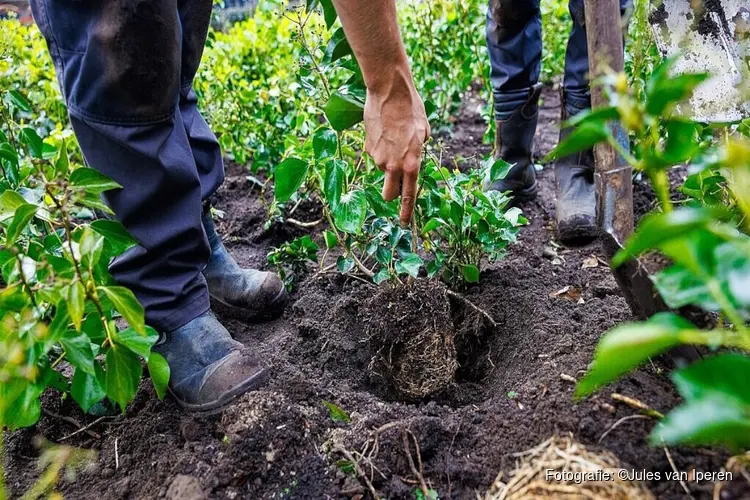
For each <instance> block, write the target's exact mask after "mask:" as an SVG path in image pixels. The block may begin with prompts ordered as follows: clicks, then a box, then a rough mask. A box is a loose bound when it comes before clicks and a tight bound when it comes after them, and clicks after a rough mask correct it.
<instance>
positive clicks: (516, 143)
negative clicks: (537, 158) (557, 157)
mask: <svg viewBox="0 0 750 500" xmlns="http://www.w3.org/2000/svg"><path fill="white" fill-rule="evenodd" d="M541 94H542V85H541V84H536V85H534V86H533V87H531V88H530V89H529V94H528V98H527V99H526V102H524V103H523V105H521V106H519V107H518V108H517V109H515V110H514V111H513V113H512V114H511V115H510V116H509V117H508V118H506V119H503V120H496V122H495V124H496V132H495V159H498V158H502V159H503V160H505V161H506V162H508V163H511V164H513V167H512V168H511V169H510V171H509V172H508V174H507V175H506V176H505V178H504V179H500V180H499V181H495V182H493V183H492V184H490V185H488V186H485V190H488V191H489V190H492V191H511V193H512V194H513V197H514V199H515V200H518V201H525V200H531V199H533V198H534V197H535V196H536V192H537V185H536V171H535V170H534V163H533V161H532V159H531V146H532V143H533V141H534V134H535V133H536V124H537V121H538V119H539V96H540V95H541Z"/></svg>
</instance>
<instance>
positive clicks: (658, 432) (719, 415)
mask: <svg viewBox="0 0 750 500" xmlns="http://www.w3.org/2000/svg"><path fill="white" fill-rule="evenodd" d="M672 380H673V381H674V383H675V385H676V386H677V390H678V391H679V392H680V394H681V395H682V397H683V398H684V400H685V403H684V404H682V405H681V406H679V407H678V408H676V409H675V410H674V411H672V412H671V413H670V414H669V415H667V417H666V418H665V419H664V420H663V421H662V422H661V423H659V424H658V425H657V426H656V428H654V431H653V432H652V434H651V441H652V443H653V444H655V445H662V444H663V443H665V444H667V445H673V444H693V445H716V444H723V445H726V446H728V447H730V448H732V449H734V450H740V449H743V448H745V449H746V448H748V447H750V392H748V390H747V381H748V380H750V359H749V358H748V357H747V356H744V355H741V354H725V355H721V356H714V357H710V358H707V359H704V360H702V361H700V362H698V363H695V364H692V365H690V366H688V367H686V368H683V369H681V370H679V371H677V372H675V373H674V375H673V376H672Z"/></svg>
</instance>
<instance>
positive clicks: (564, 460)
mask: <svg viewBox="0 0 750 500" xmlns="http://www.w3.org/2000/svg"><path fill="white" fill-rule="evenodd" d="M515 456H516V457H518V458H519V459H520V461H519V463H518V465H517V467H516V470H515V471H513V473H512V474H511V476H512V477H511V479H510V480H509V481H508V482H507V483H504V482H503V481H502V479H503V478H502V476H503V474H502V473H500V475H499V476H498V477H497V479H496V480H495V482H494V484H493V485H492V486H491V487H490V491H489V492H488V493H487V495H486V496H485V500H521V499H523V500H529V499H532V500H533V499H560V498H563V499H564V498H569V499H573V498H575V499H596V500H599V499H604V498H606V499H614V500H652V499H653V498H654V496H653V495H652V494H651V492H650V491H648V489H647V488H646V487H645V486H644V485H643V484H641V483H639V482H629V481H621V480H619V479H617V471H618V470H621V469H622V468H623V467H622V465H621V463H620V461H619V460H618V459H617V457H615V456H614V455H612V454H611V453H609V452H606V451H605V452H601V451H598V450H597V451H594V450H591V449H588V448H586V447H585V446H583V445H582V444H580V443H577V442H576V441H574V440H573V439H572V438H570V437H552V438H550V439H548V440H547V441H545V442H543V443H542V444H540V445H539V446H537V447H535V448H532V449H530V450H527V451H524V452H521V453H518V454H516V455H515ZM548 469H553V470H554V471H555V472H573V473H575V472H579V473H587V472H592V473H593V472H596V471H598V470H602V471H606V472H610V473H612V474H613V475H614V478H615V479H613V480H611V481H583V482H581V483H580V484H576V483H575V482H573V481H548V480H546V479H545V477H546V474H547V470H548Z"/></svg>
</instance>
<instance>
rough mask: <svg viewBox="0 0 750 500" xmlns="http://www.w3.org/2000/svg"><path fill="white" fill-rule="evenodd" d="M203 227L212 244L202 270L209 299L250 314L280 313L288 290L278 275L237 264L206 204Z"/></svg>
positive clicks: (248, 315) (258, 315)
mask: <svg viewBox="0 0 750 500" xmlns="http://www.w3.org/2000/svg"><path fill="white" fill-rule="evenodd" d="M203 228H204V229H205V231H206V235H207V236H208V242H209V245H210V246H211V258H210V259H209V261H208V265H207V266H206V268H205V269H204V270H203V276H204V277H205V278H206V283H207V284H208V292H209V294H210V296H211V299H212V300H216V301H219V302H221V303H222V304H224V305H227V306H230V307H232V308H235V309H238V310H241V311H242V312H243V314H244V315H245V316H246V317H249V318H253V317H263V318H265V317H274V316H277V315H279V314H280V313H281V312H282V311H283V310H284V306H285V305H286V303H287V293H286V289H285V288H284V283H283V282H282V281H281V279H279V277H278V275H276V273H269V272H264V271H258V270H255V269H243V268H242V267H240V266H239V264H237V261H235V260H234V258H233V257H232V256H231V255H230V254H229V252H228V251H227V249H226V248H225V247H224V244H223V243H222V242H221V238H220V237H219V235H218V234H217V233H216V229H215V228H214V221H213V219H212V218H211V211H210V209H208V208H207V209H205V210H204V211H203Z"/></svg>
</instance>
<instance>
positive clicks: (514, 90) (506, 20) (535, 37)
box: [487, 0, 630, 119]
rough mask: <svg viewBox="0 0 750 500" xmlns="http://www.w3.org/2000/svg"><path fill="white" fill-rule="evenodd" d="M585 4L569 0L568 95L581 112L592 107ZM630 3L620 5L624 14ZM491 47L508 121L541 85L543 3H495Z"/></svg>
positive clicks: (623, 0) (499, 107)
mask: <svg viewBox="0 0 750 500" xmlns="http://www.w3.org/2000/svg"><path fill="white" fill-rule="evenodd" d="M583 4H584V0H569V4H568V8H569V10H570V15H571V17H572V18H573V29H572V30H571V32H570V37H569V38H568V48H567V51H566V53H565V76H564V80H563V91H564V95H565V100H566V101H567V102H569V103H570V104H572V105H573V106H575V107H576V108H579V109H581V108H586V107H590V106H591V94H590V92H589V82H588V78H587V74H588V72H589V62H588V47H587V42H586V28H585V23H586V18H585V15H584V8H583ZM629 4H630V0H620V6H621V8H622V11H623V13H624V12H625V9H626V8H627V7H628V5H629ZM487 48H488V50H489V54H490V66H491V74H490V79H491V82H492V89H493V94H494V101H495V116H496V118H497V119H506V118H508V117H509V116H510V115H511V113H512V112H513V111H514V110H515V109H517V108H518V107H519V106H521V105H523V104H524V103H525V102H526V100H527V99H528V96H529V90H530V88H531V87H532V86H533V85H534V84H536V83H537V82H538V81H539V72H540V69H541V61H542V14H541V11H540V10H539V0H490V4H489V9H488V10H487Z"/></svg>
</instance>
